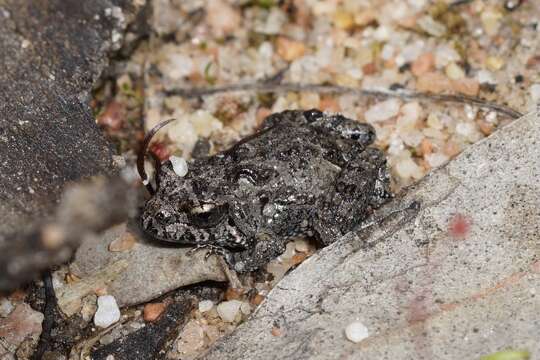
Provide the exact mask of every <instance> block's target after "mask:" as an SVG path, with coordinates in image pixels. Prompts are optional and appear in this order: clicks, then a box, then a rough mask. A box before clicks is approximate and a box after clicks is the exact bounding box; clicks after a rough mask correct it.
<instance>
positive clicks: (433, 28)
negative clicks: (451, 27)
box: [416, 16, 446, 37]
mask: <svg viewBox="0 0 540 360" xmlns="http://www.w3.org/2000/svg"><path fill="white" fill-rule="evenodd" d="M416 24H417V25H418V26H419V27H420V28H421V29H422V30H424V31H425V32H426V33H428V34H429V35H431V36H435V37H442V36H444V35H445V34H446V26H444V24H441V23H440V22H438V21H437V20H434V19H433V18H432V17H431V16H422V17H421V18H419V19H418V20H417V21H416Z"/></svg>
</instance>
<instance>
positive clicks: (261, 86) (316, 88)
mask: <svg viewBox="0 0 540 360" xmlns="http://www.w3.org/2000/svg"><path fill="white" fill-rule="evenodd" d="M240 91H255V92H266V93H271V92H288V91H294V92H303V91H305V92H317V93H334V94H355V95H358V96H369V97H378V98H389V97H397V98H401V99H409V100H410V99H426V100H432V101H438V102H453V103H464V104H472V105H476V106H478V107H481V108H486V109H491V110H493V111H496V112H499V113H501V114H504V115H507V116H509V117H511V118H513V119H517V118H519V117H521V116H523V114H521V113H520V112H519V111H517V110H514V109H512V108H510V107H508V106H505V105H500V104H497V103H493V102H490V101H486V100H483V99H480V98H477V97H473V96H467V95H445V94H432V93H427V92H416V91H410V90H364V89H358V88H352V87H347V86H339V85H318V84H298V83H282V84H274V83H266V82H255V83H246V84H232V85H225V86H218V87H211V88H186V89H173V90H169V91H167V94H168V95H178V96H182V97H184V98H193V97H200V96H207V95H214V94H218V93H224V92H240Z"/></svg>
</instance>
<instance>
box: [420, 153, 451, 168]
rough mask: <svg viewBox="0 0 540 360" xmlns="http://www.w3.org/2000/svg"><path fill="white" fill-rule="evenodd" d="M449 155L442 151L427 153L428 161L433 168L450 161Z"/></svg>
mask: <svg viewBox="0 0 540 360" xmlns="http://www.w3.org/2000/svg"><path fill="white" fill-rule="evenodd" d="M448 159H449V158H448V156H447V155H445V154H441V153H433V154H428V155H426V161H427V162H428V164H429V166H431V167H432V168H436V167H439V166H441V165H444V164H445V163H446V162H447V161H448Z"/></svg>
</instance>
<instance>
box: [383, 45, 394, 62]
mask: <svg viewBox="0 0 540 360" xmlns="http://www.w3.org/2000/svg"><path fill="white" fill-rule="evenodd" d="M394 52H395V49H394V47H393V46H392V45H390V44H388V43H387V44H385V45H384V46H383V48H382V51H381V59H383V60H390V59H391V58H392V57H393V56H394Z"/></svg>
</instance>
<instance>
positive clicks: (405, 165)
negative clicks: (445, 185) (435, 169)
mask: <svg viewBox="0 0 540 360" xmlns="http://www.w3.org/2000/svg"><path fill="white" fill-rule="evenodd" d="M396 172H397V174H398V175H399V177H401V178H402V179H411V178H412V179H415V180H418V179H420V178H421V177H422V175H423V173H422V168H420V166H418V165H417V164H416V163H415V162H414V161H413V159H411V158H410V157H406V158H403V159H400V160H399V162H398V163H397V164H396Z"/></svg>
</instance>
